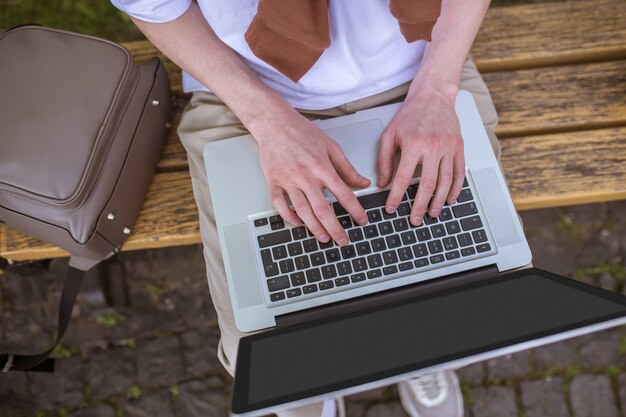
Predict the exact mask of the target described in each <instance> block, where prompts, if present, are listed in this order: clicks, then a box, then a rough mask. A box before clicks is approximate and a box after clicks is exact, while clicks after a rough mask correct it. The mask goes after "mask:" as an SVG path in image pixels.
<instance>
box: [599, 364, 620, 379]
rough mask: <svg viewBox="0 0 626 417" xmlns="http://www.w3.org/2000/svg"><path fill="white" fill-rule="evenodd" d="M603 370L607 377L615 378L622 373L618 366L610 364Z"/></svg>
mask: <svg viewBox="0 0 626 417" xmlns="http://www.w3.org/2000/svg"><path fill="white" fill-rule="evenodd" d="M603 372H604V374H605V375H606V376H608V377H609V378H617V376H618V375H619V374H621V373H622V369H621V368H620V367H618V366H614V365H611V366H607V367H606V368H604V371H603Z"/></svg>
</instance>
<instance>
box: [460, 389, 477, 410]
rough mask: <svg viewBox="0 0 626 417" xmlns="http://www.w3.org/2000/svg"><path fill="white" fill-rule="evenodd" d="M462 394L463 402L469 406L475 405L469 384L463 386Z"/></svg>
mask: <svg viewBox="0 0 626 417" xmlns="http://www.w3.org/2000/svg"><path fill="white" fill-rule="evenodd" d="M461 393H462V394H463V400H464V401H465V404H467V405H468V406H470V407H471V406H472V404H474V398H473V397H472V389H471V388H470V387H469V385H467V384H461Z"/></svg>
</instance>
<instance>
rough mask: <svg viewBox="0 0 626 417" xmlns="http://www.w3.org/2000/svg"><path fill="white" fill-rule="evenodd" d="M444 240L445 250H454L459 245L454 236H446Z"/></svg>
mask: <svg viewBox="0 0 626 417" xmlns="http://www.w3.org/2000/svg"><path fill="white" fill-rule="evenodd" d="M442 242H443V247H444V249H445V250H452V249H456V248H458V247H459V245H458V244H457V243H456V239H455V238H454V236H449V237H444V238H443V240H442Z"/></svg>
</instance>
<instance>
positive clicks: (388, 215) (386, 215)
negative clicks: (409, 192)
mask: <svg viewBox="0 0 626 417" xmlns="http://www.w3.org/2000/svg"><path fill="white" fill-rule="evenodd" d="M381 211H382V212H383V219H385V220H389V219H394V218H396V217H398V213H397V212H395V211H394V212H393V213H387V211H386V210H385V209H382V210H381Z"/></svg>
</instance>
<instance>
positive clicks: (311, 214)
mask: <svg viewBox="0 0 626 417" xmlns="http://www.w3.org/2000/svg"><path fill="white" fill-rule="evenodd" d="M283 117H284V116H283ZM255 138H256V139H257V141H258V143H259V153H260V158H261V166H262V168H263V172H264V173H265V177H266V179H267V183H268V185H269V188H270V192H271V194H272V203H273V204H274V207H275V208H276V210H278V213H279V214H280V215H281V216H282V217H283V219H285V220H286V221H288V222H289V223H292V224H300V219H302V220H303V221H304V223H305V224H306V226H307V227H308V228H309V229H310V230H311V232H313V234H314V235H315V237H317V239H319V240H320V241H322V242H328V241H329V240H330V239H331V238H332V239H333V240H334V241H335V242H337V244H339V245H341V246H343V245H346V244H347V243H348V241H349V240H348V235H347V234H346V232H345V230H344V229H343V227H341V225H340V224H339V221H338V220H337V217H336V215H335V212H334V210H333V208H332V207H331V205H330V204H329V203H328V201H327V200H326V198H325V197H324V194H323V193H322V189H324V188H326V189H328V190H329V191H330V192H331V193H332V194H333V195H334V196H335V198H336V199H337V201H338V202H339V204H341V205H342V206H343V207H344V208H345V209H346V211H347V212H348V213H349V214H350V215H351V216H352V218H353V219H354V220H355V221H356V223H358V224H360V225H363V224H366V223H367V214H366V213H365V210H364V209H363V207H362V206H361V205H360V204H359V201H358V200H357V198H356V197H355V196H354V194H353V192H352V190H351V189H350V188H349V186H352V187H367V186H368V185H369V183H370V182H369V180H368V179H366V178H364V177H362V176H361V175H360V174H359V173H358V172H357V171H356V170H355V169H354V167H353V166H352V164H351V163H350V162H349V161H348V159H347V158H346V155H345V154H344V153H343V151H342V149H341V147H340V146H339V145H337V143H335V142H334V141H333V140H332V139H331V138H329V137H328V136H327V135H326V134H324V132H322V131H321V130H320V129H319V128H318V127H317V126H315V125H314V124H313V123H311V122H310V121H309V120H307V119H305V118H304V117H302V116H300V115H299V114H297V113H296V112H295V111H294V112H292V113H291V112H290V114H288V115H287V116H286V117H284V118H281V120H280V122H279V123H277V121H276V120H272V121H271V123H267V124H265V128H263V129H262V130H261V131H260V132H259V131H257V132H256V133H255ZM286 196H288V197H289V200H291V203H292V205H293V208H294V209H295V212H294V211H293V210H292V209H291V208H290V207H289V202H288V200H287V198H286Z"/></svg>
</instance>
